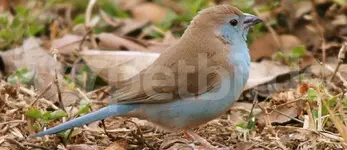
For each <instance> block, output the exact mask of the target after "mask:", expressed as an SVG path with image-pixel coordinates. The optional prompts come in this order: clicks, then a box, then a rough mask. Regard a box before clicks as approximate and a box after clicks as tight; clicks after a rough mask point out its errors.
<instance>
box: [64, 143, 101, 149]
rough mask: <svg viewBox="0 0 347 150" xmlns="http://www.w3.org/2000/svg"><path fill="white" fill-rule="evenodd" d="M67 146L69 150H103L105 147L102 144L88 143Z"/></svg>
mask: <svg viewBox="0 0 347 150" xmlns="http://www.w3.org/2000/svg"><path fill="white" fill-rule="evenodd" d="M66 148H67V149H68V150H103V148H102V147H100V146H97V145H87V144H74V145H67V146H66Z"/></svg>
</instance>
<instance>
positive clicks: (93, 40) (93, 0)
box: [85, 0, 98, 48]
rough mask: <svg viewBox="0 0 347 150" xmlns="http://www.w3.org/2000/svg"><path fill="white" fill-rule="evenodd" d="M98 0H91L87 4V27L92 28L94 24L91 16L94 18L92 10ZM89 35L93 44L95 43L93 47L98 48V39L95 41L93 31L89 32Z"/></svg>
mask: <svg viewBox="0 0 347 150" xmlns="http://www.w3.org/2000/svg"><path fill="white" fill-rule="evenodd" d="M96 1H97V0H89V3H88V6H87V9H86V18H85V20H86V22H85V26H86V28H90V29H91V28H92V24H91V18H92V11H93V7H94V5H95V3H96ZM89 37H90V40H91V42H92V45H93V48H97V47H98V46H97V44H96V41H95V37H94V35H93V33H92V32H89Z"/></svg>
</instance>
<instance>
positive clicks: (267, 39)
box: [250, 33, 301, 61]
mask: <svg viewBox="0 0 347 150" xmlns="http://www.w3.org/2000/svg"><path fill="white" fill-rule="evenodd" d="M279 40H280V41H281V44H282V52H284V53H290V52H291V50H292V49H293V48H295V47H297V46H299V45H301V41H300V40H299V39H298V38H297V37H296V36H293V35H289V34H284V35H280V36H279ZM280 49H281V47H279V46H278V45H277V44H276V42H275V40H274V39H273V37H272V35H271V34H270V33H267V34H265V35H264V36H263V37H261V38H258V39H256V40H255V41H254V42H253V43H252V45H251V46H250V50H251V51H250V55H251V58H252V60H253V61H256V60H259V59H260V58H264V57H268V58H271V57H272V55H273V54H275V53H276V52H278V51H279V50H280Z"/></svg>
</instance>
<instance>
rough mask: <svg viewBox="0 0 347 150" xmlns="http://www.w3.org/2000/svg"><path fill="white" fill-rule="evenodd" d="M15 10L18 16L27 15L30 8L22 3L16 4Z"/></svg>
mask: <svg viewBox="0 0 347 150" xmlns="http://www.w3.org/2000/svg"><path fill="white" fill-rule="evenodd" d="M15 11H16V13H17V15H18V16H22V17H26V16H28V14H29V9H28V8H25V7H23V6H21V5H18V6H16V8H15Z"/></svg>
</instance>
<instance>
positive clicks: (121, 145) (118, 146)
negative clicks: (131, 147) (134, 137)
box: [104, 141, 128, 150]
mask: <svg viewBox="0 0 347 150" xmlns="http://www.w3.org/2000/svg"><path fill="white" fill-rule="evenodd" d="M127 145H128V143H127V142H126V141H116V142H113V143H112V144H111V145H109V146H108V147H106V148H105V149H104V150H126V149H127Z"/></svg>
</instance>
